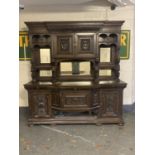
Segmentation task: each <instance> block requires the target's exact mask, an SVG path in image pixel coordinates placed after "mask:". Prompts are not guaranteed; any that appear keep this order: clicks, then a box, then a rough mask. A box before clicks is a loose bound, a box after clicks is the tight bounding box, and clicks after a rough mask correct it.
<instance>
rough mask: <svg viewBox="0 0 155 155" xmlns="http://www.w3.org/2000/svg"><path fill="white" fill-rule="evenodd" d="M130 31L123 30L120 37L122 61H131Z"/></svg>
mask: <svg viewBox="0 0 155 155" xmlns="http://www.w3.org/2000/svg"><path fill="white" fill-rule="evenodd" d="M129 53H130V30H122V31H121V36H120V59H129Z"/></svg>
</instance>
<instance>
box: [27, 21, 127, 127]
mask: <svg viewBox="0 0 155 155" xmlns="http://www.w3.org/2000/svg"><path fill="white" fill-rule="evenodd" d="M123 22H124V21H94V22H92V21H87V22H84V21H83V22H80V21H78V22H26V25H27V26H28V28H29V41H30V45H31V50H32V60H31V72H32V81H30V82H29V83H27V84H25V85H24V87H25V88H26V89H27V91H28V98H29V100H28V102H29V112H30V113H29V114H30V115H29V116H30V117H29V119H28V124H29V125H30V124H82V123H89V124H93V123H94V124H103V123H116V124H123V118H122V105H123V89H124V88H125V87H126V85H127V84H126V83H125V82H123V81H121V80H120V79H119V70H120V65H119V62H120V58H119V48H120V47H119V46H120V44H119V40H120V30H121V25H122V24H123Z"/></svg>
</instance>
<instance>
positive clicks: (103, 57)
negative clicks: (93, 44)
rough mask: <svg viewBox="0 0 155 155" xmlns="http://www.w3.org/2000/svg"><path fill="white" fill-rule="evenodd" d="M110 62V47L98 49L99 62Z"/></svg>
mask: <svg viewBox="0 0 155 155" xmlns="http://www.w3.org/2000/svg"><path fill="white" fill-rule="evenodd" d="M110 61H111V49H110V47H106V48H105V47H100V62H110Z"/></svg>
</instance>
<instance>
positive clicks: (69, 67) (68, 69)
mask: <svg viewBox="0 0 155 155" xmlns="http://www.w3.org/2000/svg"><path fill="white" fill-rule="evenodd" d="M60 73H61V75H90V62H61V63H60Z"/></svg>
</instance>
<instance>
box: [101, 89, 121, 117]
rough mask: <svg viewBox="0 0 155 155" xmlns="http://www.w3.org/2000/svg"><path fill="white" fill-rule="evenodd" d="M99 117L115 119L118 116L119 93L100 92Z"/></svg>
mask: <svg viewBox="0 0 155 155" xmlns="http://www.w3.org/2000/svg"><path fill="white" fill-rule="evenodd" d="M100 97H101V107H102V108H101V116H102V117H109V116H110V117H117V116H119V115H120V111H121V110H120V109H121V102H120V92H119V91H113V90H112V91H105V92H104V91H101V93H100Z"/></svg>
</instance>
